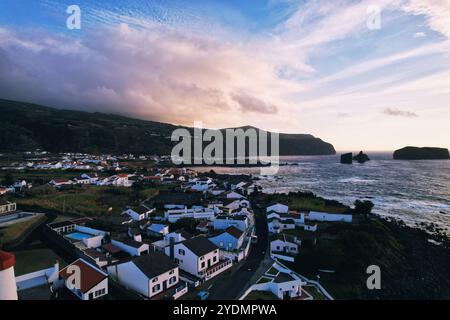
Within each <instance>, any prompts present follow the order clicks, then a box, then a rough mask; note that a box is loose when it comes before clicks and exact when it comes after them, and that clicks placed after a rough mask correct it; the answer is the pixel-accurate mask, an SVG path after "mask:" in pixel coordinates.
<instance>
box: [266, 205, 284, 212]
mask: <svg viewBox="0 0 450 320" xmlns="http://www.w3.org/2000/svg"><path fill="white" fill-rule="evenodd" d="M270 211H275V212H278V213H288V212H289V207H288V206H286V205H284V204H281V203H274V204H271V205H270V206H268V207H267V208H266V213H269V212H270Z"/></svg>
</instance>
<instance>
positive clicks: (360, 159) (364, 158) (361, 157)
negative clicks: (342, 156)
mask: <svg viewBox="0 0 450 320" xmlns="http://www.w3.org/2000/svg"><path fill="white" fill-rule="evenodd" d="M353 160H355V161H358V162H359V163H364V162H366V161H369V160H370V158H369V157H368V156H367V154H365V153H363V152H362V151H360V152H359V153H358V154H357V155H356V156H354V157H353Z"/></svg>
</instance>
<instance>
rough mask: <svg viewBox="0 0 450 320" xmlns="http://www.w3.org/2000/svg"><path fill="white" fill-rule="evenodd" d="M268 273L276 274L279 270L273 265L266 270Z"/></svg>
mask: <svg viewBox="0 0 450 320" xmlns="http://www.w3.org/2000/svg"><path fill="white" fill-rule="evenodd" d="M266 274H270V275H272V276H276V275H277V274H278V270H277V269H275V268H274V267H271V268H270V269H269V270H267V271H266Z"/></svg>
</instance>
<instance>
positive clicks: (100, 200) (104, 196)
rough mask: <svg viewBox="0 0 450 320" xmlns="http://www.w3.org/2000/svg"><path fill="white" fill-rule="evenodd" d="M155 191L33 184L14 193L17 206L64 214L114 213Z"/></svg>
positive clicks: (149, 188)
mask: <svg viewBox="0 0 450 320" xmlns="http://www.w3.org/2000/svg"><path fill="white" fill-rule="evenodd" d="M157 193H158V189H157V188H156V187H144V188H142V189H135V188H120V187H109V186H74V187H73V188H69V189H63V190H56V189H54V188H53V187H50V186H40V187H35V188H33V189H31V190H29V191H27V192H26V195H25V197H14V198H13V199H11V200H12V201H15V202H16V203H17V205H18V207H19V208H21V207H22V208H27V209H30V208H34V209H36V210H51V211H54V212H57V213H60V214H63V215H67V216H75V217H78V216H90V217H105V216H106V217H107V216H118V215H120V214H121V212H122V210H123V209H124V208H125V207H126V206H134V205H138V204H139V203H140V202H141V201H143V200H145V199H147V198H149V197H151V196H154V195H155V194H157Z"/></svg>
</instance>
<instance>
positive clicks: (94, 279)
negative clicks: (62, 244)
mask: <svg viewBox="0 0 450 320" xmlns="http://www.w3.org/2000/svg"><path fill="white" fill-rule="evenodd" d="M72 265H75V266H77V267H79V268H80V276H81V283H80V286H81V288H80V291H81V292H83V293H86V292H88V291H89V290H91V289H92V288H93V287H95V286H96V285H97V284H99V283H100V282H101V281H103V280H104V279H106V278H107V277H108V276H107V275H105V274H104V273H103V272H100V271H99V270H98V269H97V268H95V267H93V266H91V265H89V264H88V263H86V262H85V261H84V260H82V259H78V260H77V261H75V262H73V263H71V264H70V266H72ZM67 268H68V266H67V267H65V268H64V269H62V270H61V271H60V272H59V275H60V277H61V278H63V279H64V280H67V279H68V278H69V277H70V276H71V275H72V274H69V273H67Z"/></svg>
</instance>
